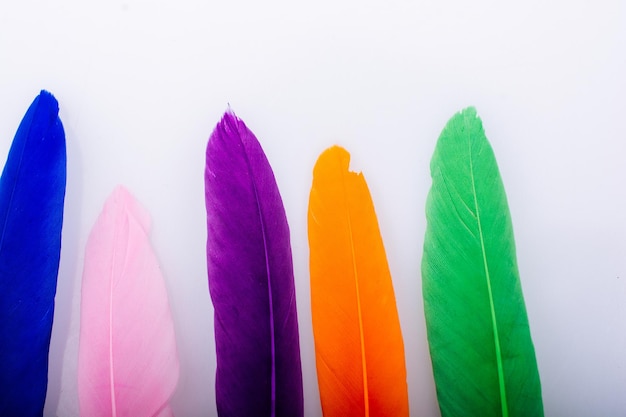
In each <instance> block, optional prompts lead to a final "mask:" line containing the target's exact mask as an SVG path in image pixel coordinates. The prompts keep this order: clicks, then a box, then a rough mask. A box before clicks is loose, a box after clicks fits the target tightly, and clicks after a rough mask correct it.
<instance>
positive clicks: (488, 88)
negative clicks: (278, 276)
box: [0, 0, 626, 417]
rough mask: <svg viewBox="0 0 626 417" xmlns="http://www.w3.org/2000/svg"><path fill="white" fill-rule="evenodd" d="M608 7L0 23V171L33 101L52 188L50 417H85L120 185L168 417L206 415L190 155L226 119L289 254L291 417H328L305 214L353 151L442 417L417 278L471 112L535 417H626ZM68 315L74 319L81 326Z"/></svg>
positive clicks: (178, 6) (624, 284)
mask: <svg viewBox="0 0 626 417" xmlns="http://www.w3.org/2000/svg"><path fill="white" fill-rule="evenodd" d="M625 7H626V6H625V5H622V4H621V2H620V1H619V0H616V1H593V2H592V1H556V2H546V1H538V0H532V1H524V2H520V3H519V4H517V3H516V4H514V3H513V2H499V1H491V2H488V1H483V0H476V1H470V2H466V1H443V2H442V1H434V0H433V1H389V2H384V4H383V2H372V1H367V2H363V1H360V2H359V1H353V2H349V1H330V0H328V1H316V2H311V3H310V4H296V2H284V4H280V3H277V2H274V1H268V2H254V1H249V2H242V1H221V2H218V1H213V2H204V1H195V2H193V1H184V0H182V1H181V0H179V1H154V0H151V1H137V0H126V1H99V2H96V1H92V2H84V1H78V0H74V1H72V0H64V1H56V2H51V1H22V2H17V1H16V2H3V3H2V5H0V158H1V159H4V157H5V156H4V155H6V152H7V150H8V147H9V145H10V141H11V140H12V138H13V135H14V133H15V130H16V128H17V125H18V123H19V121H20V120H21V117H22V116H23V114H24V112H25V111H26V108H27V107H28V105H29V104H30V102H31V101H32V99H33V98H34V97H35V95H36V94H37V93H38V92H39V90H40V89H41V88H46V89H48V90H50V91H52V92H53V93H54V94H55V95H56V97H57V99H58V100H59V102H60V106H61V112H60V115H61V118H62V120H63V123H64V125H65V129H66V133H67V142H68V158H69V159H68V184H67V198H66V205H65V207H66V211H65V223H64V235H63V252H62V259H61V270H60V277H59V284H58V294H57V299H56V301H57V309H56V315H55V322H54V330H53V338H52V346H51V353H50V355H51V356H50V360H51V367H50V382H49V390H48V399H47V404H46V411H45V414H46V416H54V415H57V413H58V415H59V416H63V417H65V416H68V417H71V416H74V415H77V404H76V386H75V384H76V383H75V372H76V351H77V335H78V333H77V332H78V324H77V316H76V311H75V309H76V306H77V305H78V302H79V294H80V292H79V282H80V276H81V273H82V257H83V248H84V245H85V241H86V237H87V234H88V232H89V230H90V228H91V226H92V224H93V222H94V221H95V219H96V216H97V215H98V213H99V211H100V209H101V207H102V204H103V202H104V200H105V198H106V197H107V195H108V194H109V193H110V192H111V191H112V189H113V187H114V186H115V184H117V183H122V184H125V185H126V186H127V187H128V188H129V189H130V190H131V191H133V192H134V193H135V195H136V197H137V198H138V199H139V200H140V201H141V202H142V203H143V205H144V206H146V207H147V208H148V209H149V211H150V212H151V213H152V216H153V233H152V239H153V243H154V247H155V250H156V252H157V254H158V255H159V257H160V260H161V264H162V267H163V270H164V272H165V275H166V279H167V286H168V289H169V293H170V299H171V305H172V309H173V312H174V319H175V324H176V330H177V337H178V347H179V350H180V358H181V377H180V382H179V386H178V390H177V392H176V394H175V396H174V398H173V399H172V406H173V409H174V411H175V413H176V415H177V416H179V417H194V416H206V415H211V416H213V415H215V405H214V404H215V396H214V372H215V354H214V344H213V327H212V326H213V320H212V313H213V310H212V305H211V301H210V298H209V295H208V290H207V279H206V265H205V256H204V247H205V239H206V231H205V221H206V220H205V211H204V210H205V209H204V185H203V169H204V151H205V146H206V140H207V138H208V136H209V134H210V133H211V130H212V129H213V127H214V125H215V124H216V123H217V121H218V120H219V118H220V117H221V114H222V112H223V111H224V110H225V109H226V106H227V103H230V104H231V106H232V108H233V109H234V110H235V112H236V113H237V114H238V116H240V117H242V118H243V119H244V120H245V122H246V123H247V124H248V126H249V127H250V128H251V129H252V130H253V131H254V132H255V133H256V135H257V136H258V138H259V139H260V141H261V143H262V145H263V147H264V149H265V151H266V153H267V155H268V158H269V160H270V162H271V164H272V166H273V168H274V172H275V174H276V177H277V181H278V185H279V187H280V190H281V193H282V196H283V199H284V203H285V207H286V210H287V217H288V220H289V222H290V227H291V231H292V243H293V256H294V266H295V275H296V286H297V296H298V313H299V322H300V337H301V348H302V362H303V372H304V388H305V393H304V394H305V415H306V416H310V417H314V416H319V415H321V411H320V405H319V394H318V390H317V381H316V376H315V358H314V352H313V337H312V331H311V315H310V302H309V287H308V278H309V277H308V244H307V237H306V209H307V202H308V192H309V187H310V183H311V170H312V168H313V164H314V162H315V159H316V158H317V156H318V155H319V153H320V152H321V151H322V150H323V149H324V148H326V147H328V146H330V145H332V144H334V143H338V144H340V145H342V146H344V147H346V148H347V149H348V150H349V151H350V152H351V153H352V158H353V166H354V167H355V168H356V169H362V170H363V171H364V173H365V176H366V178H367V180H368V182H369V185H370V189H371V192H372V195H373V198H374V202H375V205H376V209H377V213H378V216H379V222H380V227H381V231H382V234H383V239H384V241H385V245H386V249H387V254H388V258H389V264H390V268H391V272H392V275H393V280H394V286H395V290H396V297H397V303H398V310H399V314H400V321H401V324H402V329H403V335H404V340H405V348H406V363H407V369H408V384H409V395H410V407H411V415H412V416H437V415H438V408H437V405H436V398H435V392H434V385H433V380H432V374H431V368H430V359H429V356H428V350H427V342H426V337H425V324H424V318H423V310H422V301H421V281H420V272H419V270H420V261H421V249H422V243H423V234H424V228H425V218H424V203H425V198H426V195H427V192H428V188H429V186H430V176H429V169H428V167H429V160H430V156H431V154H432V151H433V149H434V146H435V142H436V139H437V137H438V135H439V133H440V131H441V129H442V128H443V126H444V124H445V122H446V121H447V119H448V118H449V117H451V116H452V114H453V113H454V112H455V111H457V110H459V109H461V108H463V107H465V106H467V105H475V106H476V107H477V109H478V112H479V114H480V115H481V117H482V118H483V121H484V125H485V128H486V132H487V136H488V138H489V139H490V141H491V143H492V145H493V148H494V151H495V153H496V156H497V158H498V162H499V165H500V169H501V172H502V176H503V180H504V183H505V187H506V189H507V193H508V197H509V204H510V208H511V212H512V217H513V224H514V227H515V232H516V242H517V248H518V260H519V265H520V270H521V277H522V285H523V289H524V294H525V298H526V305H527V309H528V314H529V318H530V324H531V331H532V335H533V339H534V342H535V347H536V353H537V359H538V364H539V370H540V374H541V380H542V386H543V395H544V405H545V412H546V415H548V416H569V417H574V416H617V415H626V396H624V391H625V390H626V356H625V355H624V352H626V185H625V181H624V180H625V179H626V164H624V157H625V156H626V137H625V134H624V131H625V126H624V119H625V118H624V112H625V110H626V105H625V104H624V97H626V81H625V80H626V76H625V74H626V11H625ZM73 309H74V312H73Z"/></svg>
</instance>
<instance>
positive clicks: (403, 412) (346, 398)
mask: <svg viewBox="0 0 626 417" xmlns="http://www.w3.org/2000/svg"><path fill="white" fill-rule="evenodd" d="M349 163H350V154H349V153H348V152H347V151H346V150H345V149H343V148H340V147H338V146H334V147H332V148H330V149H327V150H326V151H325V152H324V153H322V155H321V156H320V157H319V159H318V160H317V163H316V165H315V168H314V170H313V185H312V187H311V195H310V197H309V212H308V229H309V230H308V231H309V248H310V272H311V310H312V318H313V335H314V338H315V355H316V365H317V380H318V384H319V389H320V397H321V401H322V411H323V414H324V416H326V417H332V416H341V417H347V416H360V417H362V416H366V417H378V416H389V417H402V416H408V415H409V404H408V394H407V384H406V366H405V362H404V344H403V341H402V332H401V330H400V322H399V320H398V312H397V309H396V301H395V296H394V292H393V286H392V283H391V274H390V273H389V266H388V265H387V257H386V255H385V248H384V247H383V241H382V238H381V236H380V231H379V229H378V221H377V219H376V213H375V211H374V204H373V203H372V198H371V196H370V193H369V189H368V188H367V183H366V182H365V178H364V177H363V175H362V174H360V173H359V174H357V173H354V172H350V171H348V167H349Z"/></svg>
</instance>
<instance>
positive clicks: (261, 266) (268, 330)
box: [205, 112, 303, 417]
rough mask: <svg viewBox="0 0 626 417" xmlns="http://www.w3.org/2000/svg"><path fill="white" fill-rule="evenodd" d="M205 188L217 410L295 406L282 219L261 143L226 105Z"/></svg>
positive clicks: (292, 308) (293, 336) (235, 412)
mask: <svg viewBox="0 0 626 417" xmlns="http://www.w3.org/2000/svg"><path fill="white" fill-rule="evenodd" d="M205 197H206V210H207V269H208V279H209V290H210V293H211V299H212V301H213V307H214V320H215V345H216V357H217V370H216V378H215V390H216V401H217V411H218V414H219V415H220V416H221V417H230V416H241V417H244V416H246V417H247V416H252V415H254V416H268V417H280V416H285V417H287V416H290V417H291V416H296V417H297V416H302V415H303V393H302V370H301V364H300V347H299V337H298V322H297V314H296V298H295V286H294V278H293V265H292V259H291V243H290V238H289V226H288V224H287V218H286V216H285V209H284V207H283V203H282V199H281V197H280V193H279V191H278V187H277V185H276V181H275V178H274V174H273V172H272V169H271V167H270V165H269V162H268V161H267V158H266V156H265V154H264V152H263V150H262V148H261V145H260V144H259V142H258V141H257V139H256V137H255V136H254V134H253V133H252V132H251V131H250V130H249V129H248V128H247V127H246V125H245V124H244V122H243V121H242V120H240V119H238V118H237V117H236V116H235V115H234V114H233V113H231V112H227V113H226V114H225V115H224V117H223V118H222V120H221V121H220V122H219V123H218V125H217V126H216V128H215V130H214V131H213V133H212V135H211V137H210V139H209V142H208V144H207V150H206V169H205Z"/></svg>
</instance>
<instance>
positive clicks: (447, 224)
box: [422, 107, 543, 417]
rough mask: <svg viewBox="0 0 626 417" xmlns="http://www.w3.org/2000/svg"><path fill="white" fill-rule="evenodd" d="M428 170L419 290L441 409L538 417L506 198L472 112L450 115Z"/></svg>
mask: <svg viewBox="0 0 626 417" xmlns="http://www.w3.org/2000/svg"><path fill="white" fill-rule="evenodd" d="M430 170H431V175H432V187H431V189H430V193H429V195H428V201H427V203H426V218H427V222H428V226H427V229H426V237H425V239H424V256H423V258H422V289H423V295H424V312H425V315H426V325H427V331H428V343H429V346H430V356H431V359H432V363H433V373H434V376H435V384H436V386H437V397H438V400H439V408H440V409H441V414H442V416H443V417H450V416H463V417H468V416H477V417H490V416H502V417H517V416H543V405H542V400H541V384H540V381H539V372H538V370H537V362H536V359H535V350H534V347H533V343H532V340H531V337H530V328H529V326H528V318H527V315H526V307H525V306H524V296H523V294H522V288H521V285H520V280H519V273H518V270H517V261H516V259H515V240H514V238H513V226H512V223H511V217H510V214H509V208H508V204H507V201H506V194H505V192H504V186H503V184H502V180H501V179H500V174H499V172H498V165H497V164H496V159H495V156H494V154H493V150H492V149H491V146H490V145H489V142H488V141H487V138H486V137H485V132H484V130H483V127H482V122H481V120H480V118H479V117H478V115H477V114H476V110H475V109H474V108H471V107H470V108H467V109H465V110H463V111H461V112H459V113H457V114H455V115H454V117H452V119H450V121H449V122H448V124H447V125H446V127H445V128H444V130H443V132H442V133H441V136H440V137H439V140H438V142H437V147H436V149H435V153H434V154H433V158H432V161H431V165H430Z"/></svg>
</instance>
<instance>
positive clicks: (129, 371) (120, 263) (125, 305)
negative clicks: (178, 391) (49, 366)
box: [78, 186, 179, 417]
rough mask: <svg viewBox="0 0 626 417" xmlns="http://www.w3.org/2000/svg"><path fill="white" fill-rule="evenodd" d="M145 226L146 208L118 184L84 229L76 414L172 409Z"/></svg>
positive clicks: (169, 331) (165, 315) (164, 318)
mask: <svg viewBox="0 0 626 417" xmlns="http://www.w3.org/2000/svg"><path fill="white" fill-rule="evenodd" d="M149 231H150V217H149V214H148V212H147V211H146V210H145V209H144V208H143V207H141V206H140V205H139V203H138V202H137V201H136V200H135V199H134V197H133V196H132V195H131V194H130V193H129V192H128V190H126V189H125V188H123V187H121V186H120V187H117V188H116V189H115V190H114V191H113V193H112V194H111V196H110V197H109V198H108V200H107V201H106V203H105V205H104V208H103V210H102V213H101V214H100V216H99V217H98V219H97V221H96V223H95V225H94V226H93V229H92V230H91V233H90V235H89V238H88V241H87V245H86V248H85V266H84V271H83V280H82V289H81V295H82V298H81V310H80V315H81V317H80V339H79V355H78V387H79V390H78V391H79V392H78V393H79V405H80V413H81V415H83V416H87V417H105V416H107V417H108V416H113V417H139V416H159V417H169V416H173V413H172V410H171V408H170V406H169V400H170V397H171V395H172V393H173V392H174V389H175V388H176V384H177V381H178V374H179V363H178V354H177V350H176V340H175V334H174V324H173V321H172V315H171V311H170V306H169V302H168V298H167V292H166V288H165V282H164V280H163V275H162V272H161V269H160V267H159V264H158V261H157V258H156V255H155V254H154V251H153V249H152V246H151V244H150V241H149V238H148V233H149Z"/></svg>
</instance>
